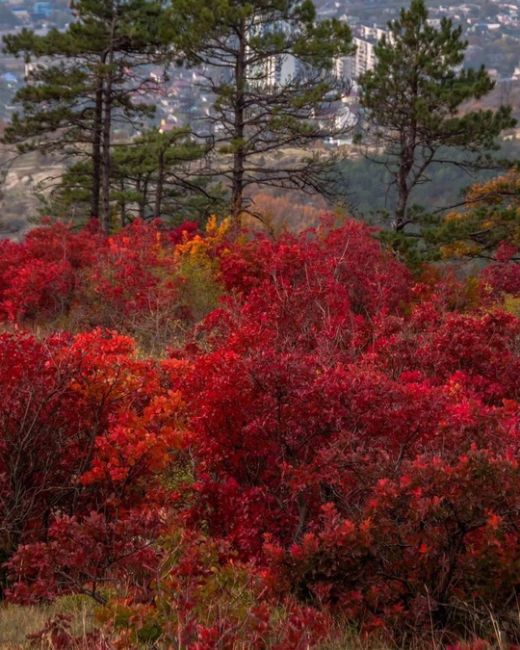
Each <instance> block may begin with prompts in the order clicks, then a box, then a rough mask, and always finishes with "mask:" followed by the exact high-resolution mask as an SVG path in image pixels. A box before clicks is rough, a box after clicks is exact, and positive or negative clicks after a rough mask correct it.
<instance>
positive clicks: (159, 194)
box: [154, 151, 164, 218]
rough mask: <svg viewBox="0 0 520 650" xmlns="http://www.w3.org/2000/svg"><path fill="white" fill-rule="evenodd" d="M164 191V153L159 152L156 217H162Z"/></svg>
mask: <svg viewBox="0 0 520 650" xmlns="http://www.w3.org/2000/svg"><path fill="white" fill-rule="evenodd" d="M163 191H164V153H163V152H162V151H161V152H160V153H159V169H158V175H157V186H156V188H155V207H154V217H156V218H157V217H160V216H161V212H162V198H163Z"/></svg>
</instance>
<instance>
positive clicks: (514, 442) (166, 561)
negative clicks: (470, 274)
mask: <svg viewBox="0 0 520 650" xmlns="http://www.w3.org/2000/svg"><path fill="white" fill-rule="evenodd" d="M504 264H506V262H505V261H504ZM493 273H494V271H488V272H485V273H484V275H483V277H482V279H478V278H477V279H475V278H473V279H471V280H470V281H468V282H461V281H459V280H457V279H456V278H455V277H453V276H451V275H450V272H449V269H448V268H447V267H445V268H444V269H442V272H439V270H435V269H425V270H424V272H423V275H422V277H420V278H417V277H413V276H412V275H411V273H410V272H409V271H408V270H407V269H406V267H404V266H403V265H402V264H401V263H399V262H398V261H396V259H395V258H394V257H393V255H392V254H391V253H390V252H388V251H386V250H384V249H383V248H382V247H381V246H380V244H379V243H378V242H377V241H376V240H375V239H374V237H373V232H372V231H371V230H370V229H369V228H368V227H366V226H364V225H362V224H360V223H357V222H354V221H348V222H346V223H345V224H344V225H342V226H340V227H334V226H332V225H331V224H329V225H327V224H326V223H325V222H324V223H323V225H322V226H321V227H320V228H318V229H315V230H312V231H308V232H305V233H303V234H301V235H298V236H293V235H289V234H286V235H283V236H281V237H280V238H278V239H276V240H271V239H269V238H267V237H263V236H257V237H247V236H246V235H244V236H241V237H239V238H235V239H230V238H229V237H228V236H227V234H226V226H225V224H223V225H222V226H217V225H215V224H214V223H213V224H212V225H211V227H209V228H208V231H207V232H206V233H205V234H201V233H198V232H196V231H195V229H194V228H193V227H191V226H189V225H187V226H184V227H182V228H181V229H178V230H176V231H169V230H167V229H164V228H163V227H162V226H161V225H160V224H159V223H154V224H150V225H145V224H143V223H136V224H133V225H132V226H130V227H129V228H127V229H125V230H123V231H121V232H120V233H118V234H115V235H113V236H111V237H108V238H103V237H101V235H100V234H99V233H97V232H96V231H95V229H93V228H87V229H86V230H83V231H80V232H77V233H75V232H73V231H71V230H70V229H69V228H67V227H66V226H63V225H54V226H48V227H45V228H41V229H36V230H34V231H33V232H32V233H30V234H29V236H28V238H27V239H26V241H24V242H23V243H21V244H14V243H10V242H7V243H6V242H4V243H2V244H1V247H0V311H1V315H2V318H3V319H4V325H5V329H6V332H5V333H4V334H2V335H1V336H0V392H1V398H2V407H1V409H0V436H1V438H0V500H1V502H2V515H1V519H0V533H1V536H0V550H1V553H2V559H3V561H4V564H3V566H4V569H3V572H4V591H5V596H6V597H7V598H9V599H11V600H14V601H18V602H35V601H39V600H42V599H43V600H45V599H53V598H55V597H56V596H58V595H60V594H64V593H88V594H90V595H91V596H93V597H94V598H95V599H96V600H97V601H98V602H100V603H103V610H102V613H101V617H102V618H103V620H104V622H105V632H104V635H103V642H102V643H103V644H105V645H102V643H101V641H100V644H101V645H100V646H99V647H111V646H107V645H106V644H107V643H108V641H107V638H108V637H107V636H106V635H105V633H106V632H107V630H109V631H110V635H111V636H110V638H111V639H113V643H114V646H113V647H118V648H134V647H139V644H146V643H155V642H162V643H163V644H164V647H168V648H178V649H179V650H180V648H183V649H184V648H187V649H190V650H210V649H212V648H222V649H228V648H229V649H231V648H253V649H255V648H258V649H259V650H260V649H263V648H276V649H277V650H297V649H299V648H301V649H302V650H303V649H304V648H309V647H318V646H319V644H320V642H321V641H323V640H324V639H327V638H329V639H330V638H334V636H335V635H336V636H337V635H339V634H340V628H341V627H342V626H344V627H345V626H349V627H351V628H356V629H358V630H360V631H361V632H362V633H365V634H377V635H387V636H389V637H392V638H393V639H394V640H397V641H402V642H403V643H404V642H405V641H406V639H409V638H411V637H415V638H417V637H419V638H422V639H423V642H424V644H426V643H428V641H426V639H429V640H430V642H431V641H432V639H435V638H442V639H443V640H445V641H446V642H449V643H452V645H453V647H461V648H462V647H465V646H464V645H463V643H464V642H463V641H460V639H463V638H464V637H466V640H468V639H470V638H471V637H472V635H474V636H482V637H484V638H491V637H492V636H493V635H495V637H496V634H497V630H499V632H500V642H501V643H503V644H509V646H508V645H503V647H511V648H512V647H514V643H519V642H520V639H519V631H518V600H517V599H518V595H519V589H520V467H519V460H518V459H519V457H520V456H519V452H520V448H519V447H520V406H519V403H520V382H519V379H518V378H519V377H520V319H519V318H518V317H516V316H515V315H514V314H512V313H509V312H508V311H506V310H504V309H503V307H502V293H503V292H506V293H509V294H511V286H510V283H506V284H504V283H502V284H504V286H502V285H500V283H499V282H498V281H497V282H496V283H495V284H494V285H493V288H492V290H490V283H493ZM511 275H513V271H511ZM210 285H211V296H210V298H211V300H210V299H206V298H205V299H204V300H202V301H201V300H200V295H199V293H200V292H201V291H207V290H208V287H209V286H210ZM513 293H514V292H513ZM217 299H218V306H217V307H216V308H215V309H209V307H208V306H209V305H211V304H212V303H211V301H212V300H214V302H215V304H216V301H217ZM201 305H202V307H201ZM28 327H31V328H32V329H33V330H34V329H35V327H36V328H38V329H39V335H38V331H37V332H36V333H35V332H34V331H33V332H29V331H27V328H28ZM52 328H54V329H56V330H58V329H69V330H73V332H75V333H73V334H68V333H59V332H57V333H53V334H49V335H44V336H42V335H41V332H42V331H44V332H46V331H47V330H48V329H52ZM114 330H118V332H119V333H118V332H116V331H114ZM143 331H144V332H145V334H144V335H143ZM128 334H133V335H134V336H135V337H136V338H137V340H138V345H137V347H136V344H135V343H134V341H133V340H132V338H130V337H129V336H128ZM159 345H161V346H162V347H161V348H160V352H161V353H160V354H154V355H153V356H152V355H151V354H150V350H151V351H152V352H154V353H157V351H158V350H159V347H158V346H159ZM165 346H169V347H168V348H166V347H165ZM60 625H61V623H60ZM64 638H65V637H64ZM457 639H458V640H457ZM92 643H94V641H92ZM479 643H481V642H479ZM482 643H483V642H482ZM457 644H459V645H457ZM460 644H462V645H460ZM63 647H66V646H63ZM468 647H470V646H468ZM484 647H485V646H484Z"/></svg>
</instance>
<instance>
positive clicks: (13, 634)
mask: <svg viewBox="0 0 520 650" xmlns="http://www.w3.org/2000/svg"><path fill="white" fill-rule="evenodd" d="M94 607H95V605H94V604H93V603H92V601H91V600H89V599H88V598H86V597H81V596H67V597H64V598H60V599H59V600H57V601H56V603H53V604H52V605H47V606H38V607H21V606H19V605H0V650H25V649H26V648H30V647H31V646H30V643H29V642H28V640H27V635H30V634H34V633H36V632H39V631H40V630H42V629H43V628H44V627H45V624H46V623H47V621H48V620H49V618H51V617H53V616H56V615H57V614H67V615H70V616H71V617H72V630H73V632H74V634H75V635H77V636H79V637H81V636H85V635H86V634H87V633H88V632H91V631H92V630H93V629H94V628H95V620H94Z"/></svg>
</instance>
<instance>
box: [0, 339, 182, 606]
mask: <svg viewBox="0 0 520 650" xmlns="http://www.w3.org/2000/svg"><path fill="white" fill-rule="evenodd" d="M0 357H1V359H2V363H1V366H0V367H1V374H0V386H1V388H0V390H1V391H2V398H3V403H2V409H1V418H2V420H1V431H2V434H1V440H0V477H1V483H0V499H1V501H2V520H1V531H2V554H3V556H4V559H9V561H8V563H7V565H6V566H7V569H8V573H9V574H10V583H11V584H10V591H9V593H10V597H11V598H12V599H14V600H19V601H24V602H27V601H32V600H35V599H36V600H37V599H41V598H52V597H54V596H56V595H58V594H60V593H62V592H71V591H80V592H81V591H82V590H83V589H86V590H87V592H88V593H92V594H96V593H97V590H98V588H99V586H100V583H102V581H103V580H104V579H105V578H106V577H107V575H108V574H110V573H112V574H114V573H115V572H116V571H119V568H120V567H119V560H118V558H123V559H124V560H125V562H126V564H125V563H123V564H124V566H127V564H128V563H129V562H133V563H134V564H133V565H132V566H133V567H134V573H135V575H136V576H137V569H136V567H137V564H136V562H137V559H136V558H137V557H139V558H140V562H141V565H143V562H144V560H143V553H145V554H146V552H148V553H149V551H147V549H148V547H149V544H150V540H153V539H154V538H155V536H156V535H157V534H158V531H159V529H160V527H161V524H162V521H163V516H162V515H161V514H160V505H162V503H163V501H164V498H163V487H162V485H161V483H160V481H159V475H160V474H161V472H162V471H163V470H164V469H165V467H166V466H167V465H168V463H169V461H170V455H171V453H172V450H173V449H175V447H176V446H177V444H178V432H177V427H176V426H174V420H175V417H176V415H175V409H176V405H177V401H176V398H175V395H173V394H172V393H169V394H166V393H164V392H163V391H162V389H161V383H160V379H159V376H158V374H157V370H156V368H155V366H154V364H153V363H151V362H149V361H140V360H137V359H136V358H135V356H134V344H133V342H132V340H131V339H129V338H127V337H123V336H120V335H116V334H111V333H108V332H103V331H100V330H95V331H93V332H91V333H85V334H80V335H77V336H75V337H71V336H69V335H60V336H54V337H51V338H49V339H46V340H43V341H38V340H36V339H35V338H34V337H33V336H30V335H28V334H23V333H22V334H4V335H2V336H1V337H0ZM166 397H167V399H166ZM138 549H142V550H140V552H139V553H138V552H137V550H138ZM152 554H153V553H152ZM150 561H151V560H150ZM121 570H122V569H121Z"/></svg>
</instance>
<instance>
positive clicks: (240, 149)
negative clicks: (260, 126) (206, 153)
mask: <svg viewBox="0 0 520 650" xmlns="http://www.w3.org/2000/svg"><path fill="white" fill-rule="evenodd" d="M239 41H240V45H239V48H238V52H237V59H236V64H235V87H236V93H237V95H236V103H235V116H234V117H235V120H234V133H233V136H234V140H235V142H236V145H235V151H234V154H233V175H232V187H231V217H232V219H233V229H234V231H235V232H238V231H239V230H240V227H241V214H242V211H243V202H244V166H245V160H246V155H245V150H244V133H245V91H246V54H247V51H246V25H245V21H242V24H241V29H240V32H239Z"/></svg>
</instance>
